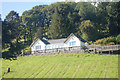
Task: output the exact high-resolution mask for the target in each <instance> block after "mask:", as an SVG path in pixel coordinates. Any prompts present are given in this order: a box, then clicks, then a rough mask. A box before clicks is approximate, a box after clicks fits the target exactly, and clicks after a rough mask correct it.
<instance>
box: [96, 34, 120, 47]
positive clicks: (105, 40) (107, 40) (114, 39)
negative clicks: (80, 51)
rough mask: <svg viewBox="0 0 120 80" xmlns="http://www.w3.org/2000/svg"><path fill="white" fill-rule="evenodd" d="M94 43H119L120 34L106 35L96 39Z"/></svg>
mask: <svg viewBox="0 0 120 80" xmlns="http://www.w3.org/2000/svg"><path fill="white" fill-rule="evenodd" d="M94 44H97V45H115V44H120V35H118V36H117V37H112V36H110V37H107V38H102V39H99V40H96V41H95V42H94Z"/></svg>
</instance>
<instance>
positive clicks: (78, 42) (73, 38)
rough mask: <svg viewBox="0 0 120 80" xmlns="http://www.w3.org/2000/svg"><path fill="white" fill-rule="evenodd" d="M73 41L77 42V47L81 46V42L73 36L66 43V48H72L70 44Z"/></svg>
mask: <svg viewBox="0 0 120 80" xmlns="http://www.w3.org/2000/svg"><path fill="white" fill-rule="evenodd" d="M72 41H76V45H74V46H80V45H81V44H80V40H79V39H78V38H77V37H76V36H71V37H70V38H69V39H68V40H67V41H66V42H65V43H66V45H65V46H66V47H72V46H69V42H72Z"/></svg>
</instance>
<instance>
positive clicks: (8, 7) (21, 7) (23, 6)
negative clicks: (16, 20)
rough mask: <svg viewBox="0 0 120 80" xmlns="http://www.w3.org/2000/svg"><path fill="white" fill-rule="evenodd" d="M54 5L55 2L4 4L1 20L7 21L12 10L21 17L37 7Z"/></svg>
mask: <svg viewBox="0 0 120 80" xmlns="http://www.w3.org/2000/svg"><path fill="white" fill-rule="evenodd" d="M52 3H54V2H2V11H1V18H2V20H3V19H5V17H6V16H7V15H8V13H9V12H10V11H12V10H14V11H16V12H17V13H19V15H20V16H21V15H22V13H23V12H24V11H26V10H30V9H32V7H34V6H36V5H43V4H46V5H50V4H52ZM0 7H1V6H0Z"/></svg>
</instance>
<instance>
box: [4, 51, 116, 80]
mask: <svg viewBox="0 0 120 80" xmlns="http://www.w3.org/2000/svg"><path fill="white" fill-rule="evenodd" d="M7 67H10V68H11V72H10V73H7V74H4V73H5V72H6V71H7ZM2 77H3V78H118V55H98V54H88V53H85V54H59V55H42V56H29V57H27V56H26V57H18V59H17V60H13V61H9V60H2Z"/></svg>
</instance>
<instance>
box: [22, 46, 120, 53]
mask: <svg viewBox="0 0 120 80" xmlns="http://www.w3.org/2000/svg"><path fill="white" fill-rule="evenodd" d="M90 50H93V52H94V53H100V52H101V53H102V52H103V51H114V50H120V45H111V46H99V45H87V46H82V47H81V46H74V47H64V48H54V49H46V50H38V51H28V52H24V54H26V55H27V54H28V55H30V54H33V55H34V54H39V55H49V54H63V53H64V54H67V53H84V52H86V51H87V52H89V51H90Z"/></svg>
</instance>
